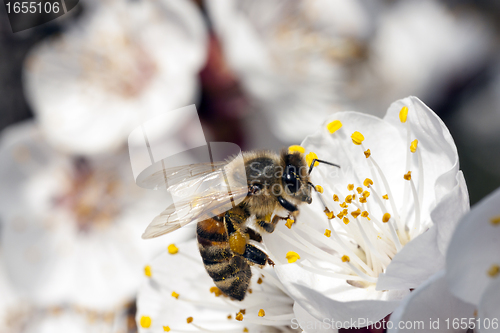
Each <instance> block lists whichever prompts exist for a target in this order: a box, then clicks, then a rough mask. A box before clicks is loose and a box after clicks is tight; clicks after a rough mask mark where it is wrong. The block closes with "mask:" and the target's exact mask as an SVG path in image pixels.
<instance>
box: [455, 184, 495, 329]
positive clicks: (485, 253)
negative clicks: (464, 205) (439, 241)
mask: <svg viewBox="0 0 500 333" xmlns="http://www.w3.org/2000/svg"><path fill="white" fill-rule="evenodd" d="M499 207H500V189H497V190H496V191H495V192H493V193H492V194H491V195H489V196H488V197H487V198H486V199H484V200H482V201H481V202H480V203H478V204H477V205H476V206H474V207H473V209H472V210H471V212H470V213H469V214H467V215H466V216H464V218H463V219H462V220H461V222H460V224H459V225H458V226H457V228H456V230H455V233H454V234H453V238H452V239H451V242H450V246H449V247H448V251H447V252H446V280H447V281H448V284H449V287H450V291H451V292H452V293H453V294H454V295H455V296H456V297H458V298H459V299H461V300H463V301H465V302H469V303H471V304H473V305H474V306H476V307H477V312H478V313H477V315H478V318H479V319H480V320H481V322H482V324H485V323H486V321H489V322H490V323H493V321H494V320H496V323H497V326H496V328H495V327H493V326H490V327H489V329H487V328H486V327H485V325H483V326H482V328H480V329H479V332H497V331H498V321H499V320H500V208H499Z"/></svg>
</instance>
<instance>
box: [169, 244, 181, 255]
mask: <svg viewBox="0 0 500 333" xmlns="http://www.w3.org/2000/svg"><path fill="white" fill-rule="evenodd" d="M167 250H168V253H170V254H176V253H177V252H179V248H178V247H177V246H175V244H170V245H169V246H168V247H167Z"/></svg>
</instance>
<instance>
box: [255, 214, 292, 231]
mask: <svg viewBox="0 0 500 333" xmlns="http://www.w3.org/2000/svg"><path fill="white" fill-rule="evenodd" d="M270 219H271V217H270V216H269V215H268V216H266V217H264V219H258V221H257V225H259V226H260V227H261V228H262V229H264V230H265V231H267V232H269V233H272V232H273V231H274V229H275V228H276V224H278V222H279V221H280V220H286V219H287V218H286V217H281V216H278V215H275V216H274V217H273V220H272V221H270Z"/></svg>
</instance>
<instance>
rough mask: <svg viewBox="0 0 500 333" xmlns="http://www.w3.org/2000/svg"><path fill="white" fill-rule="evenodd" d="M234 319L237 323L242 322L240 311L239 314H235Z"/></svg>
mask: <svg viewBox="0 0 500 333" xmlns="http://www.w3.org/2000/svg"><path fill="white" fill-rule="evenodd" d="M235 319H236V320H237V321H242V320H243V313H241V311H240V312H238V313H237V314H236V317H235Z"/></svg>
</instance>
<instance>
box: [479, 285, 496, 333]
mask: <svg viewBox="0 0 500 333" xmlns="http://www.w3.org/2000/svg"><path fill="white" fill-rule="evenodd" d="M477 312H478V317H479V318H478V319H477V321H478V322H477V324H478V326H479V324H481V327H480V329H479V332H481V333H483V332H498V328H499V327H500V324H499V321H500V278H499V277H497V278H495V279H494V280H493V281H491V282H490V284H489V285H488V287H487V288H486V289H485V290H484V293H483V295H482V296H481V299H480V300H479V305H478V307H477Z"/></svg>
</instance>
